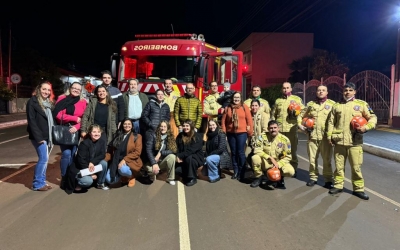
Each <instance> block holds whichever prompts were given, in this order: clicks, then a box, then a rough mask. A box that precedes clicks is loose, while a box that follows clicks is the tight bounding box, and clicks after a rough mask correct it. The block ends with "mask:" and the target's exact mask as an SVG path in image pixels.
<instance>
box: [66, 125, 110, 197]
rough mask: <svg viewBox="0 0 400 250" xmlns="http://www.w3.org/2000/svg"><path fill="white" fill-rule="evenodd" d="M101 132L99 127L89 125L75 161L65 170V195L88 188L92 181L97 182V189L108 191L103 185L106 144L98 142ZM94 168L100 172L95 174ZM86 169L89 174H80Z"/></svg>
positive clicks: (105, 168)
mask: <svg viewBox="0 0 400 250" xmlns="http://www.w3.org/2000/svg"><path fill="white" fill-rule="evenodd" d="M101 132H102V131H101V127H100V126H99V125H96V124H94V125H91V126H90V127H89V129H88V133H87V136H86V137H87V138H86V139H84V140H83V141H82V142H81V143H80V144H79V147H78V153H77V155H76V157H75V161H74V162H73V163H72V164H71V165H70V166H69V167H68V170H67V175H68V176H67V180H66V183H65V184H66V186H65V192H66V193H68V194H71V193H73V192H74V191H75V192H81V191H82V188H84V189H87V188H89V187H90V186H91V185H92V184H93V181H94V180H97V188H101V189H103V190H107V189H108V187H106V186H105V185H104V178H105V172H106V171H107V162H106V161H105V160H104V156H105V154H106V142H105V141H104V140H100V137H101ZM96 167H97V168H100V169H101V171H99V172H95V169H96ZM86 169H87V170H89V174H88V175H82V174H81V173H82V172H84V171H85V170H86ZM81 170H82V171H81ZM91 173H93V174H91Z"/></svg>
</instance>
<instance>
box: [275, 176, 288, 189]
mask: <svg viewBox="0 0 400 250" xmlns="http://www.w3.org/2000/svg"><path fill="white" fill-rule="evenodd" d="M276 187H277V188H280V189H286V186H285V180H284V179H283V176H282V178H281V180H280V181H278V182H277V183H276Z"/></svg>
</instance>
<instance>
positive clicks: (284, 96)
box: [283, 92, 292, 99]
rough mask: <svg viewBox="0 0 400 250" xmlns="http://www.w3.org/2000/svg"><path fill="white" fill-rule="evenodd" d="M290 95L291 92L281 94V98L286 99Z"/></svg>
mask: <svg viewBox="0 0 400 250" xmlns="http://www.w3.org/2000/svg"><path fill="white" fill-rule="evenodd" d="M291 95H292V92H287V93H283V98H284V99H287V98H288V97H289V96H291Z"/></svg>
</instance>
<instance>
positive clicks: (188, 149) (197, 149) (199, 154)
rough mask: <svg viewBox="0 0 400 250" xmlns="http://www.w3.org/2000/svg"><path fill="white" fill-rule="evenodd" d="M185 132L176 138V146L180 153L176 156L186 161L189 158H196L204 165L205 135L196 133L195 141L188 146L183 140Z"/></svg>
mask: <svg viewBox="0 0 400 250" xmlns="http://www.w3.org/2000/svg"><path fill="white" fill-rule="evenodd" d="M182 137H183V132H181V133H179V134H178V136H177V137H176V146H177V147H178V153H177V154H176V156H178V157H179V159H182V160H185V159H186V158H187V157H188V156H191V155H192V156H195V157H196V158H197V159H198V160H200V159H201V164H203V163H204V154H203V150H202V149H203V134H201V133H196V132H195V135H194V137H195V139H196V140H195V141H194V140H192V141H191V142H190V143H188V144H184V143H183V140H182Z"/></svg>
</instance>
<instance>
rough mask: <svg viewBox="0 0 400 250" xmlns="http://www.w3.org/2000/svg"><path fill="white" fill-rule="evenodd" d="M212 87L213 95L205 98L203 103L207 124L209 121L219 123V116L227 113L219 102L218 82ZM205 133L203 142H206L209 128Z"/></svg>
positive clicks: (212, 83) (213, 83)
mask: <svg viewBox="0 0 400 250" xmlns="http://www.w3.org/2000/svg"><path fill="white" fill-rule="evenodd" d="M210 87H211V93H210V94H209V95H208V96H207V97H206V98H204V101H203V109H204V114H206V115H207V124H208V121H209V120H214V121H216V122H218V115H222V114H223V113H224V111H225V109H223V108H222V106H221V104H219V103H218V102H217V100H218V98H219V93H218V84H217V82H211V84H210ZM203 131H205V132H204V137H203V140H204V141H206V138H207V131H208V126H205V129H204V130H203Z"/></svg>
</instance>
